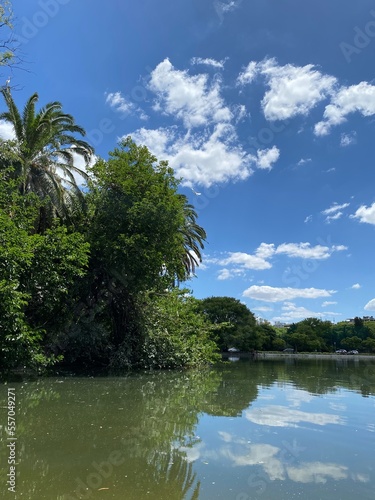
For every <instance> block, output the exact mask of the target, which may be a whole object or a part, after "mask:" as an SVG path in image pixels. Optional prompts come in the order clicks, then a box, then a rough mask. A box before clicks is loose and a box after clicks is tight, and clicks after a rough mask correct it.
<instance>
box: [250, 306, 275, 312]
mask: <svg viewBox="0 0 375 500" xmlns="http://www.w3.org/2000/svg"><path fill="white" fill-rule="evenodd" d="M252 310H253V311H258V312H272V311H273V309H272V307H267V306H263V307H262V306H261V307H253V308H252Z"/></svg>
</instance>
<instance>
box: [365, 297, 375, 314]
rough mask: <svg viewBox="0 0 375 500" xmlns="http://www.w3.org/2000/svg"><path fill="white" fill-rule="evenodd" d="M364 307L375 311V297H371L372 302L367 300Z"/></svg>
mask: <svg viewBox="0 0 375 500" xmlns="http://www.w3.org/2000/svg"><path fill="white" fill-rule="evenodd" d="M364 309H365V310H366V311H375V299H371V300H370V302H367V304H366V305H365V307H364Z"/></svg>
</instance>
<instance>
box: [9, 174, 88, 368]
mask: <svg viewBox="0 0 375 500" xmlns="http://www.w3.org/2000/svg"><path fill="white" fill-rule="evenodd" d="M0 177H1V179H0V366H1V367H2V369H3V370H5V369H12V368H17V367H18V366H20V365H22V366H31V367H38V366H44V365H47V364H49V363H50V362H52V361H53V359H54V357H53V356H51V355H50V354H51V351H50V352H48V349H47V350H46V349H45V348H46V329H47V328H48V330H49V332H51V331H52V328H53V327H55V328H57V325H58V324H60V325H61V324H63V322H64V320H65V319H66V317H67V314H68V311H67V308H66V297H67V296H68V293H69V290H70V288H71V286H72V284H73V283H74V282H75V280H76V279H77V278H79V277H81V276H82V275H83V274H84V269H85V265H86V263H87V252H88V246H87V244H86V243H84V242H83V238H82V236H81V235H76V234H68V232H67V230H66V228H61V227H55V228H52V229H50V230H48V231H47V232H46V233H45V234H44V235H39V234H33V231H32V228H33V227H34V222H35V219H36V218H37V217H38V213H39V208H40V204H41V202H40V200H39V199H38V198H37V197H36V196H35V195H33V194H32V193H30V194H26V195H21V194H20V193H19V191H18V189H17V183H16V181H15V180H11V179H9V176H8V173H7V172H6V171H2V173H1V176H0Z"/></svg>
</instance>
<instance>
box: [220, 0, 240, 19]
mask: <svg viewBox="0 0 375 500" xmlns="http://www.w3.org/2000/svg"><path fill="white" fill-rule="evenodd" d="M241 3H242V0H228V1H226V2H220V1H219V0H215V1H214V8H215V10H216V13H217V15H218V17H219V19H220V22H223V20H224V16H225V15H226V14H228V13H229V12H232V11H233V10H236V9H237V8H238V7H239V6H240V5H241Z"/></svg>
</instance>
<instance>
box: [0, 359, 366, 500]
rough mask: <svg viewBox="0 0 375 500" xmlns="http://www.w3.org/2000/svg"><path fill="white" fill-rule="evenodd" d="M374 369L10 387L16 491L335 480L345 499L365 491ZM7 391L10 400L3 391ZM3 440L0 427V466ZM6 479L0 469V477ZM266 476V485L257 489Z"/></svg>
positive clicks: (99, 492) (267, 491)
mask: <svg viewBox="0 0 375 500" xmlns="http://www.w3.org/2000/svg"><path fill="white" fill-rule="evenodd" d="M374 366H375V365H371V364H370V363H358V362H356V363H351V362H350V360H347V361H345V362H342V361H341V360H340V361H339V362H338V363H335V362H322V361H317V362H313V363H308V362H305V363H303V362H300V361H299V360H295V359H293V360H292V361H290V359H288V361H287V362H284V361H275V362H274V361H272V362H270V361H264V362H262V361H257V362H250V361H247V362H243V361H240V362H236V363H230V364H223V365H220V366H218V367H216V368H215V369H212V370H207V371H191V372H190V371H189V372H163V373H154V374H153V373H143V374H137V375H132V376H129V377H125V378H98V379H93V378H91V379H83V378H71V379H69V378H61V379H47V380H38V381H37V382H28V383H15V384H12V385H13V386H14V387H15V388H16V395H17V437H18V441H17V444H18V448H17V454H18V466H17V472H18V477H17V496H16V498H28V499H30V500H33V499H35V500H44V499H48V500H53V499H59V500H71V499H72V498H73V499H80V498H82V499H83V498H104V494H105V498H110V499H119V500H120V499H121V500H122V499H124V498H126V499H129V500H133V499H134V500H142V499H146V498H153V499H156V500H165V499H167V498H168V499H171V500H180V499H181V500H194V499H200V500H210V499H211V498H222V499H223V500H224V499H225V500H231V499H233V500H240V499H241V500H247V498H248V499H250V498H251V499H256V498H258V497H259V498H264V499H268V498H270V499H271V498H280V499H283V498H290V497H291V496H293V494H294V493H296V491H297V490H295V491H294V490H293V484H294V485H295V486H294V487H297V485H300V486H301V485H304V487H307V485H309V484H311V485H312V484H315V485H320V484H324V485H325V487H329V485H330V484H331V482H332V481H333V482H335V483H334V484H335V488H334V489H332V495H331V496H329V495H328V496H326V497H327V498H333V499H339V498H340V500H344V499H346V498H349V496H348V497H346V496H345V495H346V492H347V491H348V492H349V491H350V488H349V486H350V485H355V488H356V489H355V496H357V497H359V498H370V496H366V495H367V494H368V492H369V491H370V490H371V486H372V487H373V486H374V484H375V478H374V470H373V465H372V464H373V463H375V454H374V451H373V447H370V446H368V441H369V439H370V438H373V435H374V432H375V427H374V424H373V418H372V415H373V411H374V400H373V398H371V399H369V397H370V396H371V395H374V394H375V371H374ZM323 395H324V398H323V397H322V396H323ZM0 396H1V398H2V400H3V401H4V400H6V386H2V387H1V394H0ZM3 422H5V410H4V409H3V410H2V413H1V422H0V425H1V424H2V423H3ZM323 430H324V432H322V431H323ZM318 431H319V432H318ZM320 436H321V437H320ZM6 437H7V435H6V434H5V429H4V425H3V426H2V427H0V439H1V442H0V444H1V446H0V462H1V463H6V460H7V457H6V447H5V443H6ZM5 474H6V470H4V469H3V468H2V470H1V475H0V481H1V482H2V484H5V482H6V478H5ZM259 481H260V482H261V483H262V482H263V483H264V484H263V483H262V484H263V487H262V488H255V487H254V486H252V485H254V484H258V485H259ZM279 481H282V482H283V483H284V484H288V485H289V486H288V488H292V489H289V490H288V491H289V492H288V495H289V496H288V495H287V493H285V496H284V497H283V496H280V494H279V493H277V491H278V490H277V488H278V487H277V484H278V482H279ZM340 483H342V484H343V485H344V484H345V486H343V487H342V489H340V488H339V486H338V484H340ZM348 485H349V486H348ZM360 485H363V487H362V486H360ZM300 486H298V487H300ZM332 487H333V486H332ZM361 488H366V489H361ZM261 490H262V491H261ZM285 491H286V490H285ZM298 491H300V490H298ZM329 491H331V490H329ZM335 491H336V493H334V492H335ZM293 492H294V493H293ZM372 493H373V491H372ZM348 494H349V493H348ZM241 495H243V496H242V498H241ZM340 495H341V496H340ZM361 495H362V496H361ZM305 497H306V498H310V497H311V496H310V497H309V494H308V493H307V494H306V495H305ZM318 497H319V495H318ZM326 497H324V498H326ZM311 498H312V497H311ZM322 498H323V495H322ZM352 498H353V497H352ZM371 498H373V496H372V497H371Z"/></svg>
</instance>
